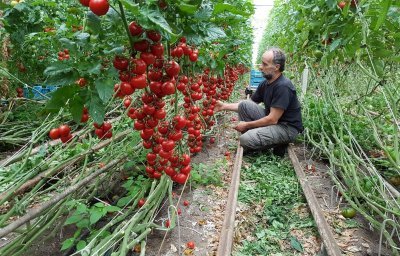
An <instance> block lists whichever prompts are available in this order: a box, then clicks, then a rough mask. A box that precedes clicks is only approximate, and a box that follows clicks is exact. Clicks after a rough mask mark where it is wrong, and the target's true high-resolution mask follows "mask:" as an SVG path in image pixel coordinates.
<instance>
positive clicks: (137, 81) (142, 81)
mask: <svg viewBox="0 0 400 256" xmlns="http://www.w3.org/2000/svg"><path fill="white" fill-rule="evenodd" d="M130 84H131V86H132V87H133V88H135V89H143V88H145V87H146V86H147V79H146V75H144V74H143V75H138V76H135V77H132V78H131V81H130Z"/></svg>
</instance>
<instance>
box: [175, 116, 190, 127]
mask: <svg viewBox="0 0 400 256" xmlns="http://www.w3.org/2000/svg"><path fill="white" fill-rule="evenodd" d="M186 122H187V121H186V119H185V118H184V117H182V116H175V117H174V118H173V124H174V128H175V129H176V130H182V129H183V128H185V126H186Z"/></svg>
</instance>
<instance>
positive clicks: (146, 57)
mask: <svg viewBox="0 0 400 256" xmlns="http://www.w3.org/2000/svg"><path fill="white" fill-rule="evenodd" d="M140 58H141V59H142V60H143V61H144V62H146V64H147V66H149V65H151V64H154V63H155V62H156V57H155V56H154V55H153V54H152V53H150V52H142V53H141V54H140Z"/></svg>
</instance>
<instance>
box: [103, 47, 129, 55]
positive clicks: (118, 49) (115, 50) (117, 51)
mask: <svg viewBox="0 0 400 256" xmlns="http://www.w3.org/2000/svg"><path fill="white" fill-rule="evenodd" d="M124 48H125V47H124V46H119V47H115V48H113V49H111V50H109V51H107V50H104V51H103V52H104V53H105V54H111V53H112V54H121V53H123V52H124Z"/></svg>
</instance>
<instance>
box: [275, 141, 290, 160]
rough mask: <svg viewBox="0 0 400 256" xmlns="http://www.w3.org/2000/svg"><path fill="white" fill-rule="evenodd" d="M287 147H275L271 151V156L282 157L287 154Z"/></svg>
mask: <svg viewBox="0 0 400 256" xmlns="http://www.w3.org/2000/svg"><path fill="white" fill-rule="evenodd" d="M287 147H288V144H284V145H279V146H276V147H274V149H273V150H272V154H274V155H275V156H279V157H284V156H285V154H286V152H287Z"/></svg>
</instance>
